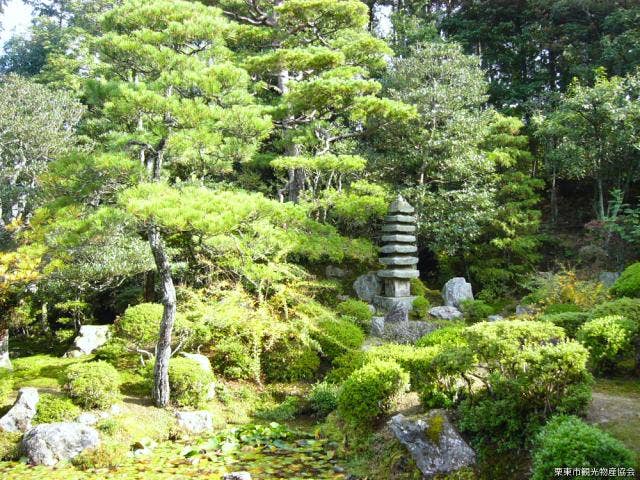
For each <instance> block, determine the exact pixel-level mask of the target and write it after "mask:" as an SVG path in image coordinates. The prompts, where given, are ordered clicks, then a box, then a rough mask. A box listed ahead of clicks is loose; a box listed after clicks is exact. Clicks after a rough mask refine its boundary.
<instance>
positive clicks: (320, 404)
mask: <svg viewBox="0 0 640 480" xmlns="http://www.w3.org/2000/svg"><path fill="white" fill-rule="evenodd" d="M339 390H340V389H339V387H338V386H337V385H334V384H331V383H327V382H322V383H317V384H316V385H314V387H313V389H312V390H311V393H310V394H309V403H310V405H311V409H312V410H313V411H314V413H315V414H316V415H318V416H320V417H326V416H327V415H329V414H330V413H331V412H333V411H334V410H335V409H336V408H338V392H339Z"/></svg>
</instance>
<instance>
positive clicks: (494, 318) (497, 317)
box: [487, 315, 504, 322]
mask: <svg viewBox="0 0 640 480" xmlns="http://www.w3.org/2000/svg"><path fill="white" fill-rule="evenodd" d="M500 320H504V317H503V316H502V315H489V316H488V317H487V321H489V322H498V321H500Z"/></svg>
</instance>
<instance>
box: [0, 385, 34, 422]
mask: <svg viewBox="0 0 640 480" xmlns="http://www.w3.org/2000/svg"><path fill="white" fill-rule="evenodd" d="M38 400H40V396H39V395H38V389H37V388H31V387H24V388H21V389H20V391H19V392H18V399H17V400H16V403H14V404H13V406H12V407H11V410H9V411H8V412H7V413H6V414H5V415H4V417H2V418H0V431H3V432H14V433H15V432H26V431H27V430H29V429H30V428H31V420H33V417H35V415H36V407H37V405H38Z"/></svg>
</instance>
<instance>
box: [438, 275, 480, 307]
mask: <svg viewBox="0 0 640 480" xmlns="http://www.w3.org/2000/svg"><path fill="white" fill-rule="evenodd" d="M442 298H443V299H444V304H445V305H446V306H447V307H456V308H457V309H460V307H461V305H462V302H464V301H465V300H473V290H472V288H471V284H470V283H468V282H467V281H466V280H465V279H464V277H454V278H452V279H451V280H449V281H448V282H447V283H445V284H444V287H443V288H442Z"/></svg>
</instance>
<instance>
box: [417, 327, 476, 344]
mask: <svg viewBox="0 0 640 480" xmlns="http://www.w3.org/2000/svg"><path fill="white" fill-rule="evenodd" d="M464 328H465V327H464V325H463V324H461V323H453V324H451V325H447V326H445V327H441V328H438V329H437V330H434V331H433V332H430V333H427V334H426V335H425V336H424V337H422V338H421V339H420V340H418V341H417V342H416V347H434V346H442V347H445V348H447V347H462V346H465V345H466V344H467V342H466V340H465V339H464V336H463V332H464Z"/></svg>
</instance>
